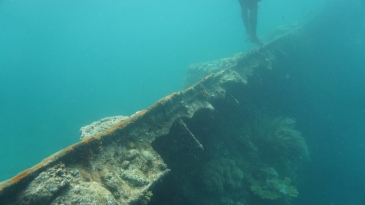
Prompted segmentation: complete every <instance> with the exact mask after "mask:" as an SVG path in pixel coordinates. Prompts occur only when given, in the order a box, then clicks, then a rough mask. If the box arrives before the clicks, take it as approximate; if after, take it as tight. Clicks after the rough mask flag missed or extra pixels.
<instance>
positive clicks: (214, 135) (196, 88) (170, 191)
mask: <svg viewBox="0 0 365 205" xmlns="http://www.w3.org/2000/svg"><path fill="white" fill-rule="evenodd" d="M307 30H311V29H308V26H307V24H304V25H302V26H300V27H297V28H295V29H293V30H291V31H290V32H288V33H286V34H284V35H282V36H280V37H278V38H276V39H275V40H273V41H271V42H269V43H267V44H266V45H264V46H263V47H261V48H258V49H255V50H253V51H251V52H250V53H248V54H242V55H239V56H236V57H235V60H234V62H233V63H232V64H230V65H229V67H227V68H224V67H222V68H220V71H217V72H216V73H212V74H209V75H207V76H206V77H204V78H203V79H202V80H201V81H199V82H197V83H196V84H194V85H192V86H190V87H189V88H187V89H186V90H184V91H182V92H177V93H173V94H171V95H169V96H167V97H165V98H162V99H161V100H159V101H158V102H156V103H155V104H154V105H152V106H151V107H149V108H147V109H146V110H142V111H140V112H138V113H137V114H135V115H133V116H132V117H130V118H129V119H127V120H125V121H123V122H121V123H119V124H117V125H115V126H113V127H111V128H110V129H108V130H106V131H104V132H103V133H102V134H99V135H97V136H94V137H92V138H89V139H86V140H83V141H81V142H79V143H76V144H74V145H71V146H69V147H67V148H65V149H63V150H61V151H59V152H57V153H55V154H53V155H52V156H50V157H48V158H46V159H44V160H43V161H42V162H40V163H39V164H37V165H35V166H34V167H32V168H30V169H27V170H25V171H23V172H21V173H20V174H18V175H17V176H15V177H13V178H11V179H9V180H6V181H3V182H2V183H0V204H4V205H8V204H159V201H160V202H161V201H163V202H164V203H166V204H168V203H175V204H230V203H231V204H232V203H233V202H232V200H234V203H236V204H239V203H242V204H243V203H245V204H246V203H247V204H252V203H253V202H254V201H256V202H257V201H260V202H262V203H264V202H265V201H266V200H269V201H270V202H273V203H278V204H283V203H284V202H285V203H289V201H290V200H291V198H294V197H296V194H297V193H296V189H295V187H294V185H293V182H290V181H294V182H295V180H296V178H295V176H296V174H295V173H294V172H295V170H294V169H288V168H280V167H285V166H288V164H286V162H283V161H275V160H272V159H270V158H269V157H270V156H271V157H272V154H282V155H283V156H284V157H285V156H286V155H285V154H286V153H276V152H275V150H273V151H272V152H267V153H262V152H260V150H262V149H263V148H264V147H265V146H266V145H265V143H264V142H261V141H260V139H259V138H258V139H251V138H250V137H249V135H252V134H254V133H257V132H256V131H250V132H249V133H245V131H244V130H245V129H246V128H247V127H255V126H256V127H259V126H260V125H261V124H265V123H261V124H260V123H256V124H254V123H253V121H260V120H261V121H264V120H262V119H263V118H265V117H263V113H265V112H266V111H267V107H266V105H264V104H262V102H261V100H262V99H263V98H269V97H270V96H273V95H275V93H270V89H269V88H267V85H273V84H272V83H271V84H270V82H271V81H272V78H276V76H282V78H283V79H282V80H283V82H284V84H281V85H276V86H283V85H284V86H285V83H287V81H285V72H286V71H285V69H287V68H288V66H287V64H288V63H289V64H290V63H293V62H294V61H295V60H293V59H295V58H299V56H298V53H299V51H300V52H303V50H306V49H310V48H311V46H312V45H310V43H309V42H308V41H306V42H303V41H302V39H303V38H306V39H310V37H308V35H311V33H310V32H308V31H307ZM278 73H280V75H278ZM205 74H208V73H201V74H199V75H205ZM274 76H275V77H274ZM197 78H199V77H196V76H195V79H197ZM193 81H194V80H190V81H189V82H187V84H191V83H192V82H193ZM276 81H278V79H275V83H277V82H276ZM267 112H269V114H268V115H271V116H274V117H275V115H276V113H275V112H274V111H267ZM251 123H252V124H251ZM240 124H242V126H241V127H240ZM266 124H270V123H266ZM271 124H273V123H271ZM236 129H239V130H238V131H235V130H236ZM227 130H230V131H231V132H232V133H230V134H226V136H225V135H224V134H219V133H223V132H227ZM238 132H239V133H238ZM237 133H238V134H237ZM257 135H260V133H258V134H257ZM230 136H233V137H232V139H231V138H230ZM298 139H299V138H298ZM300 139H301V138H300ZM212 141H215V142H212ZM218 141H219V143H218ZM303 146H304V145H303ZM292 152H295V150H294V151H292ZM303 153H304V151H302V152H300V153H299V154H298V155H301V154H303ZM304 154H305V153H304ZM243 155H249V156H243ZM260 157H261V158H262V157H263V158H264V160H262V159H259V158H260ZM265 157H266V159H265ZM270 161H275V165H270ZM287 161H290V164H296V163H297V161H298V160H297V159H293V158H290V157H288V159H287ZM255 163H257V164H255ZM217 166H222V167H224V166H225V167H229V170H230V171H225V170H224V168H222V170H223V171H222V172H225V173H229V174H230V176H231V177H232V178H229V179H227V178H225V177H223V178H224V179H219V180H220V182H217V181H216V183H217V184H212V186H211V187H213V188H212V189H210V188H209V187H208V188H207V186H208V185H209V183H213V182H211V181H214V180H210V178H209V177H210V175H209V174H213V175H214V174H216V173H218V172H219V171H217V170H214V169H215V168H212V167H217ZM255 167H256V168H255ZM255 172H260V173H261V172H262V173H261V174H258V175H259V176H256V175H254V174H253V173H255ZM269 172H270V173H269ZM276 172H279V173H280V175H281V176H283V177H281V178H278V176H274V175H275V173H276ZM271 175H272V176H271ZM219 177H221V178H222V176H218V178H219ZM259 177H263V178H265V179H266V180H267V179H268V178H270V177H271V178H270V180H272V181H273V183H274V182H275V183H281V184H284V185H286V186H287V187H290V188H291V190H289V189H288V190H286V191H288V193H286V194H285V193H276V191H275V190H268V188H267V189H266V190H265V188H264V186H263V185H262V183H263V182H262V181H260V179H258V178H259ZM164 178H166V179H165V180H162V179H164ZM219 180H218V181H219ZM229 180H231V181H238V182H239V183H238V184H237V183H233V182H227V181H229ZM275 180H276V181H275ZM178 183H180V184H178ZM219 183H221V184H219ZM171 187H173V188H171ZM194 187H195V188H194ZM197 187H201V188H197ZM189 189H190V190H191V191H189ZM195 189H196V190H195ZM273 189H275V188H273ZM289 191H292V192H290V193H289ZM228 192H229V193H231V194H230V195H229V196H227V195H226V194H224V193H228ZM260 193H261V195H260ZM265 193H266V195H265ZM153 194H154V195H155V197H152V200H151V196H152V195H153ZM270 197H271V198H270ZM275 200H276V202H275ZM161 203H162V202H161Z"/></svg>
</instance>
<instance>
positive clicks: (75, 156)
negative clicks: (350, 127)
mask: <svg viewBox="0 0 365 205" xmlns="http://www.w3.org/2000/svg"><path fill="white" fill-rule="evenodd" d="M298 29H300V28H298ZM297 33H298V32H297V30H294V31H292V32H290V33H287V34H286V35H284V36H282V37H280V38H277V39H275V40H273V41H272V42H270V43H268V44H266V45H265V46H263V47H261V48H258V49H256V50H253V51H252V52H250V53H248V54H246V55H245V56H243V57H242V58H241V59H240V60H239V62H238V63H237V64H236V65H234V66H232V67H230V68H228V69H225V70H222V71H220V72H218V73H215V74H210V75H208V76H207V77H205V78H204V79H202V80H201V81H200V82H198V83H196V84H195V85H193V86H191V87H189V88H187V89H186V90H185V91H182V92H176V93H173V94H171V95H168V96H166V97H164V98H162V99H160V100H159V101H158V102H156V103H155V104H153V105H152V106H150V107H149V108H147V109H146V110H142V111H140V112H138V113H137V114H135V115H134V116H132V117H130V118H129V119H127V120H125V121H123V122H121V123H118V124H116V125H114V126H113V127H111V128H109V129H107V130H105V131H104V132H102V133H101V134H99V135H96V136H94V137H91V138H88V139H85V140H83V141H81V142H78V143H76V144H74V145H71V146H69V147H67V148H65V149H63V150H61V151H59V152H57V153H55V154H53V155H51V156H50V157H48V158H46V159H44V160H43V161H41V162H40V163H39V164H37V165H35V166H33V167H32V168H30V169H27V170H25V171H23V172H21V173H20V174H18V175H16V176H15V177H13V178H11V179H9V180H6V181H3V182H1V183H0V204H12V203H14V202H16V201H17V200H19V198H21V196H22V195H23V193H24V192H25V190H26V188H27V186H28V185H29V184H31V183H32V182H34V180H35V179H36V178H37V177H38V175H39V174H40V173H41V172H44V171H46V170H47V169H49V168H51V167H52V166H55V165H57V164H59V163H65V164H66V167H77V168H78V169H80V170H82V169H84V168H82V167H84V164H87V163H94V164H99V165H100V162H96V161H97V160H99V158H98V156H99V155H102V153H103V152H106V151H107V150H108V149H116V147H115V143H116V142H118V143H121V141H123V142H122V143H124V145H123V146H124V147H126V146H127V147H128V146H129V148H128V149H134V148H135V145H134V143H138V144H146V145H148V144H150V143H151V142H153V141H154V140H155V139H156V138H158V137H160V136H163V135H166V134H168V132H169V130H170V127H171V126H172V124H173V123H174V122H175V121H176V120H178V119H180V118H183V117H185V118H191V117H192V116H193V115H194V113H196V112H197V111H198V110H201V109H210V110H213V109H214V107H213V106H212V104H211V102H212V101H214V100H217V99H222V98H224V97H225V95H226V91H227V90H229V88H230V87H232V86H235V85H237V84H242V85H245V84H246V82H247V79H248V76H251V75H253V73H255V72H259V70H262V69H264V70H269V69H271V68H272V65H273V64H275V62H276V61H278V60H280V59H281V58H285V52H286V50H291V49H292V47H293V46H295V45H296V44H297V43H298V41H299V40H300V39H298V36H297ZM260 73H261V72H260ZM128 140H130V141H132V142H130V141H128ZM148 149H149V148H148ZM85 150H86V151H85ZM89 150H90V151H89ZM96 150H98V152H96ZM149 151H151V150H150V149H149ZM99 152H100V153H99ZM141 152H142V151H141ZM86 155H97V156H96V157H90V156H86ZM156 155H158V154H156ZM80 156H83V157H82V158H81V157H80ZM145 158H146V157H145ZM100 159H104V158H100ZM146 159H147V158H146ZM147 161H148V160H147ZM156 161H159V163H162V162H161V161H162V159H159V160H156ZM107 162H108V161H106V162H103V163H104V164H105V163H107ZM110 166H112V165H110ZM122 166H123V165H122ZM85 169H86V168H85ZM91 170H92V169H91ZM88 171H89V172H88V175H90V176H91V178H92V175H94V174H95V175H98V177H99V175H101V174H98V173H96V172H97V171H95V173H93V171H90V170H88ZM167 172H168V169H167V168H166V169H165V168H164V169H162V170H160V173H159V174H156V178H153V180H154V181H152V183H150V184H149V185H147V186H146V187H145V188H147V189H149V188H150V187H151V185H152V184H154V183H155V182H156V181H158V180H159V179H160V178H161V177H162V176H164V175H165V174H166V173H167ZM99 178H100V177H99ZM92 181H93V180H92ZM145 192H146V190H143V191H141V192H138V193H144V194H146V193H145ZM141 197H143V196H141V195H140V196H138V194H137V196H135V197H134V198H133V199H130V200H129V201H128V203H127V204H130V203H134V201H133V200H140V199H141Z"/></svg>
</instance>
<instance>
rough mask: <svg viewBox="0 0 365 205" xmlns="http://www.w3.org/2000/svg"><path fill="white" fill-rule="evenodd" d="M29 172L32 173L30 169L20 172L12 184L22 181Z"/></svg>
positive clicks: (12, 179)
mask: <svg viewBox="0 0 365 205" xmlns="http://www.w3.org/2000/svg"><path fill="white" fill-rule="evenodd" d="M29 172H30V169H26V170H24V171H22V172H20V173H19V174H18V175H16V176H15V177H13V178H11V182H12V183H15V182H18V181H20V180H22V179H23V178H24V177H26V176H28V174H29Z"/></svg>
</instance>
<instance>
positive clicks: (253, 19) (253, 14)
mask: <svg viewBox="0 0 365 205" xmlns="http://www.w3.org/2000/svg"><path fill="white" fill-rule="evenodd" d="M257 13H258V6H257V3H255V4H253V5H252V6H250V16H249V24H250V35H251V36H256V27H257Z"/></svg>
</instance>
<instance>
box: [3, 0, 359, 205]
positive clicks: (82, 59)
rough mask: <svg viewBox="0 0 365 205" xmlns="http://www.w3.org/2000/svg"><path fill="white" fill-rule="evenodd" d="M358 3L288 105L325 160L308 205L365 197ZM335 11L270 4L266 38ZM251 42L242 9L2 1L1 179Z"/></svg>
mask: <svg viewBox="0 0 365 205" xmlns="http://www.w3.org/2000/svg"><path fill="white" fill-rule="evenodd" d="M333 1H335V0H333ZM338 2H342V3H343V1H341V0H338ZM349 2H350V3H349V4H345V5H347V6H348V7H335V8H334V9H333V14H330V16H331V15H332V16H333V21H332V24H331V25H329V28H330V29H329V30H328V31H326V32H323V31H321V32H322V34H324V35H323V36H322V37H320V38H319V41H318V42H315V43H317V44H318V47H319V48H322V49H318V50H316V52H313V53H312V54H311V55H308V58H307V59H308V61H306V62H305V63H304V62H302V64H300V65H301V66H302V67H300V66H299V67H300V68H301V69H305V66H308V76H303V78H306V79H308V80H307V82H308V86H307V88H306V89H300V90H295V89H294V90H289V91H288V92H286V94H287V96H284V97H286V98H288V96H291V97H290V99H291V100H290V103H292V104H291V105H292V106H294V105H295V106H296V107H295V109H296V111H295V115H296V117H297V118H298V122H300V121H301V122H302V123H298V124H299V125H300V127H299V129H300V130H301V131H302V132H303V134H304V135H305V136H309V137H308V138H307V142H308V146H309V148H310V152H311V158H312V161H313V163H312V164H311V165H310V168H309V169H308V171H307V176H308V181H315V182H316V183H308V184H307V187H304V188H303V189H302V190H300V191H301V193H303V194H302V195H301V196H304V197H302V198H301V199H300V200H301V204H329V205H337V204H357V202H358V201H360V198H361V197H364V196H363V194H364V190H365V186H364V184H365V180H364V174H363V173H364V170H365V153H364V149H365V148H364V146H365V142H364V135H365V130H364V124H365V119H364V118H365V116H364V115H365V114H364V113H365V111H364V110H365V107H364V104H365V94H364V93H365V88H364V83H363V81H364V79H365V78H364V77H365V71H364V65H365V62H364V59H365V49H364V47H365V46H364V42H365V39H364V36H365V30H364V28H365V25H364V22H365V21H364V19H365V18H364V10H361V9H359V8H360V7H362V6H363V4H361V3H359V2H358V1H355V0H353V1H349ZM350 4H351V5H350ZM323 5H326V2H325V1H324V0H323V1H318V0H317V1H315V0H308V1H304V0H299V1H294V0H277V1H271V0H262V1H261V2H260V3H259V6H260V8H259V25H258V35H259V36H260V37H261V38H262V40H263V41H267V40H268V39H269V38H270V36H271V33H272V32H274V30H275V29H276V28H277V27H278V26H281V25H285V24H291V23H295V22H303V21H305V20H306V19H308V18H310V17H311V16H312V15H314V14H315V13H316V12H317V11H318V9H319V8H321V7H322V6H323ZM340 5H342V4H340ZM331 18H332V17H331ZM244 33H245V31H244V27H243V24H242V21H241V18H240V9H239V4H238V2H237V0H230V1H227V0H186V1H172V0H155V1H153V2H152V1H143V0H137V1H86V0H85V1H70V0H63V1H56V0H53V1H17V0H14V1H10V0H5V1H1V0H0V62H1V64H0V82H1V84H0V96H1V98H0V137H1V143H0V181H2V180H5V179H7V178H10V177H12V176H13V175H15V174H17V173H18V172H20V171H22V170H24V169H26V168H29V167H31V166H33V165H34V164H36V163H38V162H39V161H41V160H42V159H43V158H45V157H47V156H49V155H50V154H52V153H54V152H56V151H58V150H60V149H62V148H64V147H66V146H68V145H71V144H73V143H75V142H77V141H78V139H79V135H80V134H79V129H80V127H81V126H84V125H86V124H89V123H91V122H93V121H96V120H98V119H100V118H103V117H107V116H113V115H131V114H133V113H134V112H136V111H138V110H141V109H144V108H146V107H148V106H150V105H151V104H153V103H154V102H155V101H157V100H158V99H160V98H162V97H164V96H166V95H168V94H169V93H171V92H174V91H179V90H181V89H182V85H183V78H184V75H185V70H186V68H187V66H188V65H189V64H192V63H198V62H205V61H210V60H216V59H219V58H223V57H230V56H233V55H234V54H235V53H237V52H242V51H244V52H248V51H249V50H250V49H252V48H254V45H250V44H248V43H246V42H245V35H244ZM314 33H315V32H314ZM326 49H327V50H326ZM303 67H304V68H303ZM309 71H310V72H309ZM301 82H303V81H301ZM291 92H293V93H291ZM284 93H285V92H284ZM298 93H300V94H301V95H298ZM293 96H294V97H293ZM298 96H299V97H298ZM278 97H280V96H278ZM309 102H310V103H309ZM293 109H294V108H293ZM313 111H315V112H313ZM312 112H313V113H315V114H311V115H309V114H308V113H312ZM303 121H304V122H306V123H303ZM314 187H315V188H314ZM364 198H365V197H364Z"/></svg>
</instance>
